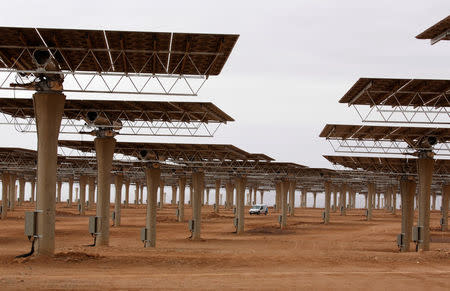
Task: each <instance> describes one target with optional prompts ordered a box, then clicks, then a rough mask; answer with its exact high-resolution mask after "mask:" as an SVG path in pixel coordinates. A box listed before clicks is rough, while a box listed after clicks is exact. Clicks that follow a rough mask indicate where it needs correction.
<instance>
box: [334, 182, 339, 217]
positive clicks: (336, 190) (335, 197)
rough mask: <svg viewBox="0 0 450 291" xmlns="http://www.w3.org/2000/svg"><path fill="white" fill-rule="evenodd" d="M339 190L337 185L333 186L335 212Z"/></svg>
mask: <svg viewBox="0 0 450 291" xmlns="http://www.w3.org/2000/svg"><path fill="white" fill-rule="evenodd" d="M337 192H338V189H337V187H336V186H334V187H333V206H334V207H333V212H336V210H337V208H338V205H337Z"/></svg>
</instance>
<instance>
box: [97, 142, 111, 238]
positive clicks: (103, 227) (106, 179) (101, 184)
mask: <svg viewBox="0 0 450 291" xmlns="http://www.w3.org/2000/svg"><path fill="white" fill-rule="evenodd" d="M94 144H95V151H96V153H97V169H98V174H97V216H98V217H99V220H100V221H99V225H98V226H97V229H99V234H98V235H97V239H96V243H95V246H107V245H109V206H110V199H111V170H112V160H113V154H114V148H115V146H116V140H115V139H114V138H113V137H97V138H96V139H95V140H94Z"/></svg>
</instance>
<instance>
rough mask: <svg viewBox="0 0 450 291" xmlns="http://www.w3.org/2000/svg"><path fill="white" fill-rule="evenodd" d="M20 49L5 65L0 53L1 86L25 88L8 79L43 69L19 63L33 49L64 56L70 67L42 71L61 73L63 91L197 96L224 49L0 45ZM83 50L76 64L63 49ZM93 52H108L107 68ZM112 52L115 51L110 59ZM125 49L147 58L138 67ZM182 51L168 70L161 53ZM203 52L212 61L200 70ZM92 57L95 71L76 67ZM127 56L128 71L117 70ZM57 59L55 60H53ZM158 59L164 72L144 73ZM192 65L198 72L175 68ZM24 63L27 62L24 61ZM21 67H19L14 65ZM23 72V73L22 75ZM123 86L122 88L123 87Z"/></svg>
mask: <svg viewBox="0 0 450 291" xmlns="http://www.w3.org/2000/svg"><path fill="white" fill-rule="evenodd" d="M2 48H4V49H8V48H9V49H11V48H12V49H19V50H20V53H19V55H18V56H14V62H13V63H12V64H10V65H9V66H8V64H7V63H8V62H7V61H5V60H3V59H2V58H1V56H0V62H2V63H3V65H4V66H6V68H0V90H17V91H21V90H28V89H26V88H11V87H9V84H10V83H28V82H30V81H32V80H33V79H34V78H35V77H36V76H37V75H38V74H42V71H39V70H34V69H31V70H30V69H26V68H25V67H24V66H23V65H21V64H22V59H24V58H25V56H26V57H27V58H28V57H31V58H32V56H33V52H34V51H35V50H48V51H49V52H50V54H51V55H52V56H55V55H56V54H59V55H61V56H62V57H63V59H64V63H65V66H67V67H68V68H70V69H69V70H63V71H51V70H49V71H45V74H49V75H55V74H56V75H61V74H62V75H63V76H64V91H65V92H78V93H116V94H127V95H129V94H143V95H169V96H197V94H198V92H199V91H200V89H201V88H202V87H203V85H204V84H205V82H206V80H207V79H208V72H209V70H210V69H211V67H212V66H213V65H214V63H215V61H216V59H217V58H218V57H219V56H221V55H223V52H215V53H213V52H185V51H157V50H130V49H111V48H90V49H84V48H64V47H48V46H5V45H0V49H2ZM69 51H78V52H83V55H84V56H83V57H82V58H81V59H80V62H79V63H78V64H71V63H70V62H69V60H68V59H66V57H64V56H65V55H66V52H69ZM96 53H107V54H108V55H109V56H110V63H109V67H108V68H103V67H102V64H101V62H100V61H99V59H98V58H97V56H96ZM112 53H113V54H114V55H116V57H115V58H114V59H113V58H112V57H111V55H112ZM128 53H131V54H132V53H140V54H146V55H147V59H146V61H145V62H143V64H142V66H141V67H135V66H133V63H132V61H131V60H130V59H129V58H128V55H127V54H128ZM163 54H164V55H167V54H171V55H172V54H173V55H181V58H180V60H179V61H178V63H177V65H176V66H175V67H174V69H173V70H171V71H169V68H168V67H167V64H164V62H163V61H162V60H161V56H160V55H163ZM195 55H205V56H211V57H212V61H211V63H210V64H209V66H208V67H207V69H206V70H205V71H203V72H202V71H200V70H199V69H198V66H197V65H196V64H195V61H194V58H193V56H195ZM91 57H92V58H93V59H94V60H95V65H96V66H97V69H98V71H92V72H88V71H80V70H79V68H80V67H81V66H82V65H83V63H84V62H85V61H86V62H87V61H88V59H89V58H91ZM124 59H125V60H126V62H127V64H128V65H129V67H128V72H116V71H115V64H117V63H119V62H123V61H124ZM54 61H56V60H54ZM153 62H157V63H158V65H160V66H162V67H163V69H164V71H165V73H164V74H154V73H144V69H145V67H146V66H148V65H149V64H150V63H153ZM186 62H189V63H190V65H192V66H193V67H194V68H195V70H196V72H197V74H196V75H185V74H177V73H176V72H177V71H178V70H180V68H181V67H182V66H183V65H184V64H185V63H186ZM25 63H26V62H25ZM17 67H22V69H19V70H18V69H16V68H17ZM24 76H26V77H24ZM124 87H125V88H124Z"/></svg>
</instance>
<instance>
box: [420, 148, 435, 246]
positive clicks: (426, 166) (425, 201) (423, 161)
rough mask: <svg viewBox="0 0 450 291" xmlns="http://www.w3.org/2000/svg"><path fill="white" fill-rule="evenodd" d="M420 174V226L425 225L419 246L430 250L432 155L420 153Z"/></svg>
mask: <svg viewBox="0 0 450 291" xmlns="http://www.w3.org/2000/svg"><path fill="white" fill-rule="evenodd" d="M417 165H418V166H417V170H418V176H419V221H418V226H422V227H423V242H422V243H419V248H420V249H422V250H424V251H429V250H430V195H431V193H430V192H431V181H432V179H433V168H434V160H433V158H432V157H430V156H428V155H427V156H425V155H423V156H422V155H420V156H419V159H418V161H417Z"/></svg>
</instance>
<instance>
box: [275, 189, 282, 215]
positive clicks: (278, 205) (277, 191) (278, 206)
mask: <svg viewBox="0 0 450 291" xmlns="http://www.w3.org/2000/svg"><path fill="white" fill-rule="evenodd" d="M280 193H281V182H276V183H275V211H276V212H279V211H280V209H281V194H280Z"/></svg>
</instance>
